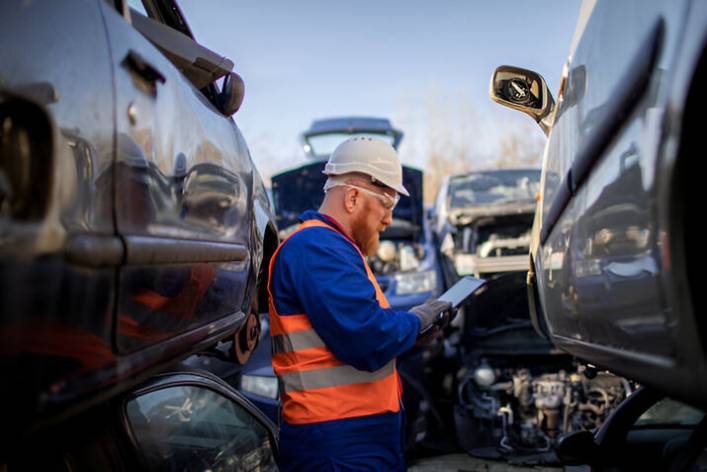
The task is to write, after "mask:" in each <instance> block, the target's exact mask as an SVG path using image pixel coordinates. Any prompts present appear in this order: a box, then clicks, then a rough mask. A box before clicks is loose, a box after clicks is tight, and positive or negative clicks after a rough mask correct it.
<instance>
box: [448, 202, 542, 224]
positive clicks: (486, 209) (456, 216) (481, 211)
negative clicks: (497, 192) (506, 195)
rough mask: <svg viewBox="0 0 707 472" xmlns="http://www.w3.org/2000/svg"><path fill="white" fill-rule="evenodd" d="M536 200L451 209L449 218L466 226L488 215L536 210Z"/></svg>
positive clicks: (526, 212) (523, 212)
mask: <svg viewBox="0 0 707 472" xmlns="http://www.w3.org/2000/svg"><path fill="white" fill-rule="evenodd" d="M535 206H536V203H535V202H527V201H526V202H510V203H500V204H497V205H481V206H469V207H465V208H454V209H450V210H449V213H448V219H449V222H450V223H451V224H453V225H454V226H465V225H468V224H471V223H474V222H476V221H477V220H479V219H480V218H484V217H488V216H508V215H520V214H528V213H534V212H535Z"/></svg>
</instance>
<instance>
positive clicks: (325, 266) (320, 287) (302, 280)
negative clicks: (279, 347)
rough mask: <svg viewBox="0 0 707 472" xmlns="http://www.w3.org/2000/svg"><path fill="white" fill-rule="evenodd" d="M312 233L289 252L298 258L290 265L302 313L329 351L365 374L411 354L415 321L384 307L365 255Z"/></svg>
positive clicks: (334, 237)
mask: <svg viewBox="0 0 707 472" xmlns="http://www.w3.org/2000/svg"><path fill="white" fill-rule="evenodd" d="M309 231H311V234H310V235H309V236H310V237H306V238H303V237H298V238H297V243H298V244H296V246H298V247H296V248H295V247H292V248H290V249H291V251H288V253H289V255H290V256H293V257H292V258H291V259H295V260H291V261H290V264H288V265H290V268H293V269H294V271H293V272H291V275H292V277H291V280H292V282H293V284H294V286H295V288H296V293H297V295H298V298H299V301H300V303H301V305H302V308H303V310H304V312H305V313H307V316H308V317H309V319H310V322H311V323H312V326H313V327H314V329H315V331H316V332H317V334H318V335H319V336H320V337H321V338H322V340H323V341H324V343H325V344H326V345H327V347H328V348H329V349H330V350H331V351H332V352H333V353H334V355H335V356H336V357H337V358H338V359H339V360H341V361H342V362H345V363H347V364H350V365H352V366H354V367H356V368H357V369H359V370H367V371H374V370H377V369H379V368H381V367H383V366H384V365H385V364H386V363H388V362H389V361H390V360H391V359H393V358H394V357H397V356H398V355H400V354H402V353H403V352H405V351H407V350H409V349H410V348H411V347H412V346H413V345H414V344H415V340H416V338H417V333H418V331H419V329H420V322H419V320H418V318H417V316H415V315H414V314H412V313H409V312H396V311H394V310H392V309H390V308H388V309H386V308H382V307H381V306H380V304H379V303H378V300H376V294H375V289H374V287H373V285H372V284H371V282H370V280H368V276H367V274H366V269H365V267H364V264H363V260H362V259H361V256H360V255H359V254H358V252H357V251H356V250H355V249H354V248H353V247H352V246H351V244H350V243H349V242H348V241H346V240H345V239H344V238H343V237H342V236H340V235H338V234H336V233H333V232H332V231H330V230H328V229H320V228H313V229H311V230H309ZM315 232H316V235H315V234H314V233H315ZM298 236H299V235H298ZM301 236H305V235H304V234H302V235H301ZM313 236H316V237H313ZM292 242H295V241H292ZM292 249H294V250H292ZM293 262H294V265H293V264H292V263H293Z"/></svg>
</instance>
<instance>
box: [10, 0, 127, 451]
mask: <svg viewBox="0 0 707 472" xmlns="http://www.w3.org/2000/svg"><path fill="white" fill-rule="evenodd" d="M113 105H114V103H113V94H112V78H111V64H110V61H109V54H108V44H107V40H106V34H105V29H104V25H103V21H102V18H101V11H100V8H99V4H98V2H96V1H95V0H72V1H66V2H51V1H49V2H24V1H21V0H17V1H3V2H0V123H2V125H1V126H0V370H1V371H2V372H3V381H2V382H1V383H0V401H2V403H3V404H5V405H12V407H11V408H8V409H7V411H6V413H5V414H4V415H3V416H4V419H5V421H4V422H3V423H4V424H5V428H4V429H3V432H2V433H0V441H2V443H3V444H9V443H7V442H6V441H5V439H6V438H13V437H17V436H21V435H22V432H23V431H24V430H25V429H27V428H28V426H29V425H30V424H32V423H31V421H32V419H33V418H34V416H35V413H39V412H41V413H47V410H48V408H47V405H55V404H58V403H61V401H62V400H63V399H65V398H67V397H68V398H71V397H72V396H74V395H76V393H77V391H78V390H80V389H81V388H84V387H85V384H83V385H78V384H77V382H75V381H73V380H75V379H77V378H79V377H81V375H83V374H84V373H85V372H86V371H87V370H90V369H93V368H96V369H98V368H102V367H105V366H106V365H108V364H110V363H111V362H112V361H113V354H112V352H111V337H110V324H109V323H105V321H106V320H109V319H110V313H111V310H112V303H113V298H114V297H113V295H114V288H115V271H116V268H117V266H118V264H119V263H120V260H121V245H120V241H118V240H117V238H115V237H114V233H115V228H114V221H113V208H112V199H113V196H112V194H111V193H110V189H111V179H112V174H111V170H112V165H113V136H114V133H113V131H114V128H113Z"/></svg>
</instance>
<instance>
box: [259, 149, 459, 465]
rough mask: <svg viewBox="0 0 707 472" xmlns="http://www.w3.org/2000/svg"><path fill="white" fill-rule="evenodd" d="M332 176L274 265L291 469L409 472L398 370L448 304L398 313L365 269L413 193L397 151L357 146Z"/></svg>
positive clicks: (284, 452) (345, 152)
mask: <svg viewBox="0 0 707 472" xmlns="http://www.w3.org/2000/svg"><path fill="white" fill-rule="evenodd" d="M324 173H325V174H326V175H327V176H328V180H327V182H326V184H325V186H324V191H325V197H324V201H323V203H322V205H321V207H320V208H319V212H315V211H307V212H305V213H303V214H302V215H301V217H300V219H301V220H302V224H301V225H300V227H299V228H298V229H297V230H296V231H295V232H294V233H292V234H291V235H289V236H288V238H287V239H285V240H284V241H283V242H282V244H281V245H280V247H279V248H278V249H277V251H276V252H275V254H274V256H273V258H272V260H271V262H270V278H269V286H268V289H269V293H270V329H271V335H272V343H273V346H272V348H273V368H274V370H275V373H276V374H277V376H278V379H279V381H280V391H281V400H282V416H283V418H282V419H283V421H282V422H281V425H280V426H281V427H280V437H279V443H280V462H281V464H280V466H281V470H337V471H338V470H404V469H405V459H404V444H403V437H404V435H403V421H404V413H403V412H402V411H401V407H400V400H401V395H402V386H401V382H400V378H399V377H398V373H397V370H396V364H395V360H396V357H397V356H399V355H400V354H402V353H404V352H405V351H407V350H409V349H410V348H412V347H413V346H414V345H415V344H416V343H417V344H418V345H421V344H424V343H425V342H428V341H429V340H430V339H432V338H433V337H435V336H436V335H437V334H438V328H437V327H436V326H435V325H434V324H433V323H434V321H435V320H436V319H437V317H438V316H439V314H440V313H442V312H444V311H445V310H448V309H449V308H450V305H449V304H448V303H447V302H442V301H439V300H430V301H428V302H427V303H425V304H423V305H420V306H417V307H414V308H413V309H412V310H411V311H410V312H396V311H394V310H392V309H390V305H389V304H388V302H387V300H386V299H385V296H384V295H383V292H382V291H381V289H380V287H379V286H378V283H377V282H376V279H375V277H374V276H373V273H372V272H371V270H370V268H369V267H368V264H367V263H366V259H365V256H366V255H368V256H371V255H373V254H375V252H376V249H377V248H378V243H379V237H380V232H381V231H383V230H384V229H385V228H386V227H387V226H388V225H390V224H391V222H392V212H393V208H394V207H395V205H396V203H397V202H398V199H399V198H400V197H399V196H400V195H401V194H402V195H408V193H407V190H405V187H403V182H402V168H401V165H400V161H399V160H398V157H397V154H396V152H395V150H394V149H393V148H392V147H391V146H390V145H389V144H388V143H386V142H385V141H383V140H381V139H378V138H368V137H354V138H350V139H348V140H347V141H345V142H343V143H341V144H340V145H339V146H338V147H337V148H336V150H335V151H334V152H333V153H332V155H331V157H330V158H329V161H328V163H327V165H326V167H325V170H324ZM427 328H430V329H427ZM421 332H424V334H423V335H420V333H421Z"/></svg>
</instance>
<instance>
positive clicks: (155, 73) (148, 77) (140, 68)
mask: <svg viewBox="0 0 707 472" xmlns="http://www.w3.org/2000/svg"><path fill="white" fill-rule="evenodd" d="M122 64H123V67H125V68H126V69H128V70H129V71H130V72H132V73H133V74H135V75H137V76H138V77H140V78H141V79H143V80H145V81H146V82H148V83H149V84H150V85H152V87H155V86H156V85H157V82H160V83H162V84H163V83H165V81H166V80H167V79H166V78H165V76H164V75H163V74H162V72H160V71H159V69H158V68H157V67H155V66H153V65H152V64H150V63H149V62H148V61H146V60H145V59H144V58H143V57H142V56H141V55H140V54H138V53H136V52H135V51H133V50H132V49H131V50H129V51H128V54H127V55H126V56H125V59H123V62H122Z"/></svg>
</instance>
